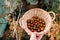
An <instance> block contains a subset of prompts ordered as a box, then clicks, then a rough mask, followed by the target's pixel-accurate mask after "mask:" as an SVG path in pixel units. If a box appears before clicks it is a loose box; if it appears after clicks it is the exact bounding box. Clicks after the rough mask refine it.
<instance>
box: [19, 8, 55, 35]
mask: <svg viewBox="0 0 60 40" xmlns="http://www.w3.org/2000/svg"><path fill="white" fill-rule="evenodd" d="M50 13H52V14H53V15H54V17H51V15H50ZM33 16H39V17H40V18H42V19H44V20H45V23H46V27H45V29H44V30H43V31H41V32H39V33H38V32H37V34H39V35H41V34H46V33H47V32H48V31H49V30H50V28H51V27H52V23H53V20H54V19H55V13H54V12H47V11H45V10H43V9H40V8H34V9H30V10H29V11H27V12H26V13H25V14H24V15H23V16H22V17H21V18H20V21H19V23H20V26H21V27H22V28H23V29H24V30H25V31H26V32H27V33H28V34H29V35H31V34H32V33H33V32H31V31H30V30H29V29H28V28H27V23H26V21H27V19H30V18H32V17H33Z"/></svg>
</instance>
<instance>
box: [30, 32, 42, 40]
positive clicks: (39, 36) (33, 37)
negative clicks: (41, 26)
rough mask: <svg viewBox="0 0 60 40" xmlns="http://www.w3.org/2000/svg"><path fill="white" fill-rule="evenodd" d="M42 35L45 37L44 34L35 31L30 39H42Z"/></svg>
mask: <svg viewBox="0 0 60 40" xmlns="http://www.w3.org/2000/svg"><path fill="white" fill-rule="evenodd" d="M42 37H43V34H41V35H38V36H37V33H36V32H34V33H32V35H31V38H30V40H41V38H42Z"/></svg>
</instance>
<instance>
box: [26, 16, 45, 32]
mask: <svg viewBox="0 0 60 40" xmlns="http://www.w3.org/2000/svg"><path fill="white" fill-rule="evenodd" d="M45 26H46V23H45V21H44V20H43V19H42V18H40V17H38V16H33V17H32V18H31V19H28V20H27V27H28V29H30V30H31V31H32V32H35V31H36V32H41V31H43V30H44V28H45Z"/></svg>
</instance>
